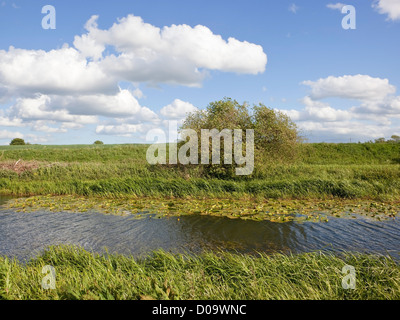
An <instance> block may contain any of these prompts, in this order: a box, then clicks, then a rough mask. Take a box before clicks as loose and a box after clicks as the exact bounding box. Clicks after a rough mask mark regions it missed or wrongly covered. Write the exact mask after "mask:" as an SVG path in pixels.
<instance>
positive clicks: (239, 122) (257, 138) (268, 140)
mask: <svg viewBox="0 0 400 320" xmlns="http://www.w3.org/2000/svg"><path fill="white" fill-rule="evenodd" d="M180 129H181V131H182V130H184V129H192V130H195V132H196V133H197V136H198V138H199V148H200V146H201V142H200V139H201V138H200V137H201V130H202V129H209V130H212V129H217V130H219V131H220V132H221V131H222V130H223V129H231V130H234V129H242V130H243V142H244V141H246V130H247V129H253V130H254V149H255V150H254V152H255V164H256V166H257V163H259V164H260V163H264V162H266V161H277V160H278V161H286V160H289V159H292V158H294V157H295V156H296V153H297V145H298V143H299V142H300V141H301V137H300V135H299V131H298V128H297V126H296V124H295V123H294V122H293V121H291V119H290V118H289V117H288V116H287V115H286V114H284V113H282V112H279V111H276V110H274V109H270V108H267V107H266V106H265V105H263V104H261V103H260V104H259V105H254V106H253V107H252V108H249V105H248V104H247V103H243V104H240V103H238V102H237V101H236V100H232V99H231V98H224V99H223V100H220V101H215V102H211V103H210V104H209V105H208V106H207V108H206V109H205V110H198V111H195V112H192V113H190V114H188V116H187V118H186V119H185V121H184V123H183V125H182V126H181V128H180ZM223 148H224V143H221V150H220V156H221V162H220V163H221V164H219V165H213V164H210V165H206V166H205V168H206V171H207V173H209V174H210V175H212V176H217V177H232V176H233V175H234V168H235V167H236V165H235V164H232V165H226V164H224V162H223V158H222V157H223V155H224V152H223ZM243 149H244V150H245V149H246V147H245V146H244V147H243Z"/></svg>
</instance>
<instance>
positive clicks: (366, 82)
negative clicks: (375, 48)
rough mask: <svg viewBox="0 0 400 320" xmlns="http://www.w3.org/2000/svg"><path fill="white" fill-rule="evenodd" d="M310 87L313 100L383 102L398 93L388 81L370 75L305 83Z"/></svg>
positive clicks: (347, 76)
mask: <svg viewBox="0 0 400 320" xmlns="http://www.w3.org/2000/svg"><path fill="white" fill-rule="evenodd" d="M303 84H305V85H308V86H310V88H311V98H313V99H322V98H328V97H339V98H345V99H357V100H363V101H370V100H377V101H381V100H382V99H384V98H385V97H387V96H388V95H390V94H394V93H395V92H396V87H395V86H393V85H391V84H389V80H388V79H380V78H372V77H370V76H368V75H360V74H359V75H354V76H351V75H345V76H342V77H333V76H330V77H327V78H324V79H319V80H317V81H304V82H303Z"/></svg>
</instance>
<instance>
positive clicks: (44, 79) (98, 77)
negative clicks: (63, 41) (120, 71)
mask: <svg viewBox="0 0 400 320" xmlns="http://www.w3.org/2000/svg"><path fill="white" fill-rule="evenodd" d="M1 87H3V91H4V90H5V88H7V89H8V92H9V94H10V95H15V96H29V95H31V94H34V93H41V94H59V95H63V94H81V93H85V94H88V93H97V92H103V93H111V92H115V91H116V90H118V86H117V83H116V82H115V79H113V78H112V77H110V75H108V74H106V73H105V72H104V71H102V70H101V69H100V66H99V65H98V64H96V63H94V62H87V60H86V59H85V58H84V57H82V56H81V54H80V53H79V52H78V51H77V50H76V49H74V48H67V47H64V48H62V49H58V50H51V51H48V52H47V51H43V50H25V49H15V48H13V47H10V48H9V50H8V51H4V50H0V88H1Z"/></svg>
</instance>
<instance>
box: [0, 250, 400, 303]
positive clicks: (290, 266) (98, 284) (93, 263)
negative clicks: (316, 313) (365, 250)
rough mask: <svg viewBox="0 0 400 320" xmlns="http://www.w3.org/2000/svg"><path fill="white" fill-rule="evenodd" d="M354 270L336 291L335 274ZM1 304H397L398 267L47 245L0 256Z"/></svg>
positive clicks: (348, 259) (373, 259)
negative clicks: (28, 255)
mask: <svg viewBox="0 0 400 320" xmlns="http://www.w3.org/2000/svg"><path fill="white" fill-rule="evenodd" d="M46 265H51V266H53V267H54V268H55V271H56V288H55V289H54V290H45V289H43V288H42V286H41V281H42V279H43V277H44V275H43V274H42V268H43V267H44V266H46ZM345 265H351V266H353V267H354V268H355V270H356V288H355V289H343V287H342V279H343V277H344V276H345V274H343V273H342V268H343V267H344V266H345ZM0 290H1V291H0V298H1V299H13V300H14V299H17V300H25V299H31V300H40V299H55V300H71V299H81V300H95V299H107V300H108V299H118V300H140V299H160V300H168V299H174V300H187V299H199V300H207V299H216V300H219V299H223V300H225V299H226V300H238V299H240V300H254V299H258V300H264V299H274V300H278V299H279V300H287V299H301V300H305V299H318V300H319V299H364V300H366V299H385V300H389V299H400V267H399V265H398V263H396V261H394V260H393V259H392V258H390V257H383V256H374V255H365V254H363V255H361V254H357V255H354V254H350V253H348V254H344V255H343V256H340V257H339V256H334V255H326V254H323V253H320V252H314V253H304V254H299V255H281V254H277V255H272V256H269V255H266V254H259V255H242V254H235V253H227V252H217V253H211V252H204V253H202V254H200V255H189V254H172V253H167V252H164V251H156V252H153V253H151V254H149V255H148V256H146V257H141V258H133V257H128V256H123V255H111V254H97V253H92V252H89V251H86V250H84V249H82V248H80V247H71V246H56V247H49V248H48V249H47V250H46V251H45V252H43V253H42V254H41V255H40V256H38V257H36V258H34V259H33V260H31V261H29V262H28V263H27V264H25V265H24V264H22V263H20V262H18V261H16V260H10V259H9V258H6V257H0Z"/></svg>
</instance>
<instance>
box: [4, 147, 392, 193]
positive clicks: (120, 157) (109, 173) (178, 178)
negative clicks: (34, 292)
mask: <svg viewBox="0 0 400 320" xmlns="http://www.w3.org/2000/svg"><path fill="white" fill-rule="evenodd" d="M147 147H148V146H146V145H100V146H93V145H92V146H13V147H11V146H6V147H4V146H3V147H0V193H1V194H14V195H47V194H53V195H84V196H103V197H125V196H164V197H169V196H173V197H227V196H231V197H246V196H248V197H261V198H329V197H340V198H373V199H395V198H398V197H399V195H400V179H399V178H400V165H399V159H400V144H372V143H365V144H303V145H300V152H299V156H298V157H297V158H296V159H291V160H289V161H286V162H285V163H276V162H274V161H269V159H265V162H263V164H262V165H259V166H257V167H256V169H255V171H254V173H253V175H252V176H250V177H247V176H244V177H234V178H231V179H218V178H215V177H210V176H207V175H206V174H205V172H204V170H202V166H181V167H177V166H151V165H149V164H148V163H147V162H146V150H147ZM19 159H21V162H19V163H18V165H17V166H21V165H22V166H23V165H24V164H25V165H29V164H30V163H31V162H35V163H36V165H35V166H36V167H35V169H33V170H25V171H24V170H22V171H20V172H14V171H13V170H10V168H3V169H2V167H1V164H2V163H8V164H13V163H16V162H17V161H18V160H19ZM17 168H18V167H17Z"/></svg>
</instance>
